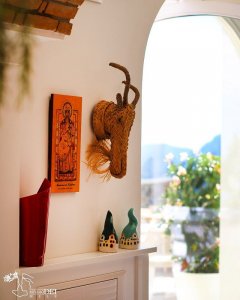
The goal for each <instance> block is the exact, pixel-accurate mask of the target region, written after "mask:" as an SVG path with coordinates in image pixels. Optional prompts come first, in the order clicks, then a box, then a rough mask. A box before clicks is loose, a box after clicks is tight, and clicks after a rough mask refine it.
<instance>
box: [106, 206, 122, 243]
mask: <svg viewBox="0 0 240 300" xmlns="http://www.w3.org/2000/svg"><path fill="white" fill-rule="evenodd" d="M102 234H103V235H104V236H105V239H106V240H108V238H109V236H110V235H111V234H114V237H115V240H116V242H117V243H118V236H117V233H116V231H115V229H114V226H113V218H112V213H111V212H110V210H108V212H107V215H106V219H105V223H104V229H103V232H102Z"/></svg>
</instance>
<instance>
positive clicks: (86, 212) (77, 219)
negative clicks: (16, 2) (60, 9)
mask: <svg viewBox="0 0 240 300" xmlns="http://www.w3.org/2000/svg"><path fill="white" fill-rule="evenodd" d="M162 2H163V0H151V1H144V0H132V1H129V0H121V1H117V0H104V1H103V4H101V5H99V4H95V3H93V2H88V1H85V2H84V4H83V5H82V6H81V8H80V9H79V12H78V14H77V17H76V18H75V19H74V21H73V23H74V26H73V31H72V34H71V36H69V37H65V39H64V40H56V39H49V38H43V37H39V36H37V37H35V46H34V51H33V73H32V77H31V85H32V92H31V97H30V99H29V100H26V101H25V102H24V105H23V106H22V107H21V109H20V110H17V109H16V108H15V106H14V105H13V104H11V103H10V102H13V101H14V96H13V95H14V94H15V93H16V91H17V85H16V76H15V71H16V69H17V68H18V67H14V66H13V67H11V70H10V80H9V84H10V91H9V92H8V95H7V96H6V102H7V103H8V105H5V106H4V107H3V108H2V109H1V112H0V113H1V118H0V137H1V152H0V165H1V173H0V186H1V196H0V199H1V201H0V214H1V215H0V241H1V242H0V244H1V250H0V254H1V256H0V275H1V278H3V276H4V275H5V274H8V273H10V272H13V271H14V269H15V268H17V267H18V257H19V255H18V252H19V248H18V244H19V217H18V214H19V197H21V196H26V195H29V194H33V193H35V192H36V191H37V190H38V188H39V186H40V184H41V182H42V180H43V178H44V177H46V176H47V153H48V104H49V96H50V94H51V93H59V94H69V95H79V96H82V97H83V118H82V145H81V160H82V163H81V175H80V176H81V183H80V189H81V191H80V192H79V193H73V194H70V193H68V194H54V195H51V202H50V214H49V230H48V239H47V251H46V257H47V258H52V257H58V256H64V255H71V254H75V253H82V252H88V251H94V250H96V245H97V240H98V236H99V233H100V231H101V230H102V226H103V223H104V219H105V214H106V211H107V210H108V209H110V210H111V211H112V213H113V217H114V224H115V227H116V230H117V231H118V232H119V234H120V232H121V230H122V228H123V226H124V225H126V223H127V211H128V209H129V208H130V207H133V208H134V209H135V213H136V215H137V216H138V218H139V216H140V135H141V104H138V105H137V109H136V119H135V123H134V125H133V127H132V131H131V135H130V143H129V150H128V170H127V175H126V177H124V178H123V179H122V180H117V179H111V181H110V182H107V183H103V182H102V181H101V179H100V178H99V177H90V178H89V179H88V176H89V171H88V170H87V169H86V166H85V164H84V160H85V150H86V147H87V145H88V144H89V143H90V142H91V139H92V132H91V128H90V114H91V111H92V108H93V106H94V104H95V103H97V102H98V101H99V100H100V99H109V100H114V99H115V95H116V93H117V92H118V91H119V90H120V91H121V90H122V84H121V81H122V79H123V78H122V74H121V72H118V71H116V70H114V69H112V68H111V67H109V66H108V64H109V62H111V61H113V62H117V63H120V64H122V65H124V66H126V67H127V68H128V69H129V71H130V73H131V76H132V83H133V84H134V85H136V86H137V87H138V88H139V90H140V91H141V79H142V65H143V59H144V51H145V47H146V43H147V38H148V34H149V30H150V27H151V25H152V23H153V20H154V18H155V15H156V14H157V12H158V10H159V8H160V6H161V4H162ZM11 290H12V285H11V284H10V283H4V282H3V280H2V279H0V296H1V299H6V300H7V299H12V298H11V297H12V295H11Z"/></svg>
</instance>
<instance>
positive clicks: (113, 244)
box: [98, 210, 118, 253]
mask: <svg viewBox="0 0 240 300" xmlns="http://www.w3.org/2000/svg"><path fill="white" fill-rule="evenodd" d="M98 249H99V251H101V252H108V253H109V252H110V253H111V252H117V251H118V236H117V234H116V231H115V229H114V226H113V218H112V213H111V212H110V210H109V211H108V212H107V215H106V219H105V223H104V229H103V232H102V235H101V238H100V240H99V243H98Z"/></svg>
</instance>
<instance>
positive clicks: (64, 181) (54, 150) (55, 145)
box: [48, 94, 82, 193]
mask: <svg viewBox="0 0 240 300" xmlns="http://www.w3.org/2000/svg"><path fill="white" fill-rule="evenodd" d="M81 117H82V98H81V97H78V96H67V95H58V94H52V95H51V99H50V106H49V168H48V176H49V180H50V181H51V192H53V193H66V192H79V186H80V147H81Z"/></svg>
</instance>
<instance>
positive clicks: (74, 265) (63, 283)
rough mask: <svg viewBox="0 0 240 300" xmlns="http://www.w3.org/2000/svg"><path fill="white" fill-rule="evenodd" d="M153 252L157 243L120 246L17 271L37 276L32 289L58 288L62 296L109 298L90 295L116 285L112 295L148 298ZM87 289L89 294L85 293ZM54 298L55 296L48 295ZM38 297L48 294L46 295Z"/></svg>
mask: <svg viewBox="0 0 240 300" xmlns="http://www.w3.org/2000/svg"><path fill="white" fill-rule="evenodd" d="M153 252H156V248H155V247H152V248H140V249H137V250H124V249H119V251H118V252H117V253H102V252H90V253H84V254H77V255H71V256H65V257H60V258H53V259H48V260H46V261H45V263H44V265H43V266H41V267H32V268H19V269H18V270H16V271H17V272H18V274H19V276H20V275H21V274H23V273H25V274H28V275H30V276H32V277H33V278H32V281H33V284H32V285H31V288H32V289H41V290H42V289H56V290H57V291H56V294H57V299H60V300H61V299H64V300H65V299H66V300H68V299H83V300H85V299H86V300H95V299H104V300H105V299H106V300H107V298H105V297H106V296H103V297H104V298H100V296H99V295H98V296H97V298H95V297H94V296H90V295H92V294H91V293H94V289H97V290H96V293H98V290H101V292H103V293H104V290H108V291H109V290H110V289H112V293H110V294H109V298H108V299H118V300H147V299H148V254H149V253H153ZM90 285H91V286H90ZM88 289H89V290H88ZM85 293H86V294H87V296H83V294H84V295H85ZM77 297H78V298H77ZM92 297H93V298H92ZM51 298H52V299H54V296H52V295H51V296H49V297H48V298H47V297H46V299H51ZM31 299H34V298H31ZM35 299H45V298H44V295H43V296H42V297H40V298H39V297H38V298H37V296H36V298H35Z"/></svg>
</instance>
